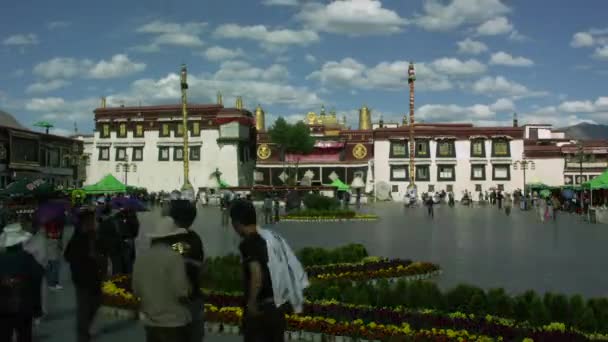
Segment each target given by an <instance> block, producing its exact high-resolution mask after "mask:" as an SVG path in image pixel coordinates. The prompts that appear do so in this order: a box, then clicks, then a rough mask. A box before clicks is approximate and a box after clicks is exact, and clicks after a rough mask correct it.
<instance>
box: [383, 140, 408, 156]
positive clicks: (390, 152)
mask: <svg viewBox="0 0 608 342" xmlns="http://www.w3.org/2000/svg"><path fill="white" fill-rule="evenodd" d="M397 144H399V145H405V155H402V156H401V155H395V153H394V151H393V146H394V145H397ZM409 156H410V151H409V144H408V141H407V140H405V141H403V140H392V141H391V142H390V151H389V154H388V157H389V158H409Z"/></svg>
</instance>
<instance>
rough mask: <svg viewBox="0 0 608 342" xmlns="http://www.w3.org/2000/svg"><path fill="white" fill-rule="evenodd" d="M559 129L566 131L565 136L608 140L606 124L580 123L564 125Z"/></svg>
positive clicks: (607, 126)
mask: <svg viewBox="0 0 608 342" xmlns="http://www.w3.org/2000/svg"><path fill="white" fill-rule="evenodd" d="M561 130H562V131H564V132H566V137H568V138H572V139H581V140H590V139H593V140H608V125H595V124H590V123H580V124H578V125H574V126H570V127H564V128H562V129H561Z"/></svg>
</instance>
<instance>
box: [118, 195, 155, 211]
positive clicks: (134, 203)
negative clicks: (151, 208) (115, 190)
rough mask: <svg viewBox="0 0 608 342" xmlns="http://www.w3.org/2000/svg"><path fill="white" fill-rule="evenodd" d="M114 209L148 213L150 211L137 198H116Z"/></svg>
mask: <svg viewBox="0 0 608 342" xmlns="http://www.w3.org/2000/svg"><path fill="white" fill-rule="evenodd" d="M111 204H112V208H113V209H127V210H134V211H146V210H148V209H147V208H146V206H145V205H144V204H143V203H142V202H141V201H140V200H138V199H136V198H130V197H116V198H113V199H112V202H111Z"/></svg>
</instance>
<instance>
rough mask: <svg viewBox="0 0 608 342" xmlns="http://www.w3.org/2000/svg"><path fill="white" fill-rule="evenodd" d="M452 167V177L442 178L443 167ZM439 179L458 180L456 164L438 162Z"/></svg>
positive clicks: (439, 180) (442, 180)
mask: <svg viewBox="0 0 608 342" xmlns="http://www.w3.org/2000/svg"><path fill="white" fill-rule="evenodd" d="M442 167H443V168H446V167H447V168H451V169H452V177H450V178H442V177H441V168H442ZM437 181H438V182H455V181H456V165H454V164H437Z"/></svg>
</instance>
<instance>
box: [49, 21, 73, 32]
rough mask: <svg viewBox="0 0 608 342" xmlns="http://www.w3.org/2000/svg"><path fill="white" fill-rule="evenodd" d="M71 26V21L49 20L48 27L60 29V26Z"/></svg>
mask: <svg viewBox="0 0 608 342" xmlns="http://www.w3.org/2000/svg"><path fill="white" fill-rule="evenodd" d="M69 26H70V22H68V21H51V22H49V23H48V24H47V25H46V27H47V28H48V29H49V30H54V29H60V28H66V27H69Z"/></svg>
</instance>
